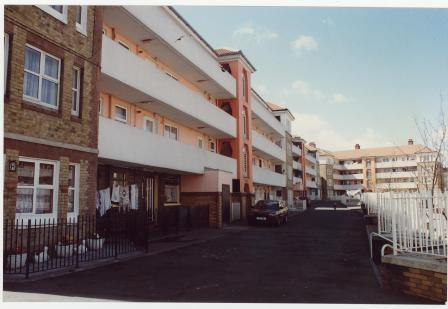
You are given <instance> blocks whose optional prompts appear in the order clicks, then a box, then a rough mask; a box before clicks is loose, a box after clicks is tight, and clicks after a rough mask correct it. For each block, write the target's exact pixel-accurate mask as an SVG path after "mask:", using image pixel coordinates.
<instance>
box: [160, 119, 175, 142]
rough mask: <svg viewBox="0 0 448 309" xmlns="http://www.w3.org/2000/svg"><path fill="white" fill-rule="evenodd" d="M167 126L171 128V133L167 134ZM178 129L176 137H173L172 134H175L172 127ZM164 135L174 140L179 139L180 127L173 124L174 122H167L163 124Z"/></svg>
mask: <svg viewBox="0 0 448 309" xmlns="http://www.w3.org/2000/svg"><path fill="white" fill-rule="evenodd" d="M166 127H169V128H170V133H169V135H168V136H167V135H166ZM173 128H174V129H176V132H177V133H176V138H175V139H174V138H171V135H172V134H173V133H172V129H173ZM163 136H165V137H167V138H168V139H171V140H174V141H179V128H178V127H177V126H176V125H172V124H167V123H165V124H164V125H163Z"/></svg>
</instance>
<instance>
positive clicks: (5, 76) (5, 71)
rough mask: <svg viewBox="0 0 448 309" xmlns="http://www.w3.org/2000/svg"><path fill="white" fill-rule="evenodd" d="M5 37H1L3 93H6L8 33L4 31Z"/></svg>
mask: <svg viewBox="0 0 448 309" xmlns="http://www.w3.org/2000/svg"><path fill="white" fill-rule="evenodd" d="M4 34H5V37H4V39H3V42H4V44H5V45H4V46H5V49H4V53H5V55H4V69H3V94H5V93H6V79H7V78H8V60H9V34H7V33H6V32H5V33H4Z"/></svg>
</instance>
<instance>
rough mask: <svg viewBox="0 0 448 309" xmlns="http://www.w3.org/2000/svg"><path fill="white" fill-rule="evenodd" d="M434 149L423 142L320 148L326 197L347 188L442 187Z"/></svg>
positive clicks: (412, 189) (411, 189)
mask: <svg viewBox="0 0 448 309" xmlns="http://www.w3.org/2000/svg"><path fill="white" fill-rule="evenodd" d="M435 156H436V152H434V151H433V150H431V149H429V148H428V147H425V146H423V145H418V144H414V142H413V140H412V139H409V140H408V144H407V145H401V146H389V147H378V148H365V149H362V148H361V147H360V145H358V144H356V145H355V149H353V150H345V151H334V152H330V151H325V150H320V166H321V167H322V169H321V174H322V178H323V179H324V180H325V182H326V184H327V188H326V191H327V192H326V193H325V195H326V196H327V197H328V198H332V197H335V198H338V197H341V196H344V195H345V194H346V192H347V191H351V190H364V191H370V192H387V191H392V192H416V191H426V190H431V189H432V183H433V179H434V184H435V188H434V189H435V190H440V189H441V188H442V183H443V182H442V168H441V164H440V163H438V164H436V162H435Z"/></svg>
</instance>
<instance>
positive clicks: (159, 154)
mask: <svg viewBox="0 0 448 309" xmlns="http://www.w3.org/2000/svg"><path fill="white" fill-rule="evenodd" d="M98 149H99V154H98V156H99V157H100V158H104V159H109V160H115V161H121V162H129V163H133V164H139V165H144V166H150V167H158V168H163V169H170V170H174V171H181V172H187V173H195V174H202V173H204V170H205V168H210V169H217V170H222V171H226V172H229V173H232V174H233V175H234V177H236V160H235V159H233V158H229V157H226V156H223V155H220V154H217V153H214V152H210V151H206V150H203V149H199V148H198V147H196V146H193V145H188V144H184V143H181V142H179V141H175V140H172V139H168V138H166V137H164V136H162V135H158V134H153V133H149V132H147V131H144V130H142V129H138V128H135V127H132V126H130V125H127V124H123V123H120V122H118V121H115V120H112V119H108V118H104V117H100V119H99V130H98Z"/></svg>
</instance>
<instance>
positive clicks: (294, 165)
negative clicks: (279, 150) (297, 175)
mask: <svg viewBox="0 0 448 309" xmlns="http://www.w3.org/2000/svg"><path fill="white" fill-rule="evenodd" d="M292 168H293V169H295V170H302V164H300V162H297V161H292Z"/></svg>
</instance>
